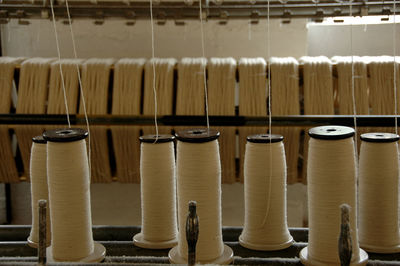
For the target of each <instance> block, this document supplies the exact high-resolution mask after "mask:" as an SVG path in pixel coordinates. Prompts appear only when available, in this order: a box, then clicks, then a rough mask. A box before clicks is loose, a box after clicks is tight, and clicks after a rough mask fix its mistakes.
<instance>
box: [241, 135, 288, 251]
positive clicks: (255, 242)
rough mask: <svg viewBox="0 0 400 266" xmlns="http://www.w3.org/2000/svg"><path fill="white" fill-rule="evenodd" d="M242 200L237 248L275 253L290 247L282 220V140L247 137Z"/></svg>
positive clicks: (258, 136) (278, 136) (283, 198)
mask: <svg viewBox="0 0 400 266" xmlns="http://www.w3.org/2000/svg"><path fill="white" fill-rule="evenodd" d="M270 156H271V157H270ZM244 198H245V217H244V227H243V232H242V234H241V235H240V237H239V243H240V245H242V246H244V247H246V248H248V249H255V250H279V249H284V248H287V247H289V246H291V245H292V244H293V237H292V236H291V235H290V233H289V229H288V226H287V220H286V158H285V149H284V146H283V136H281V135H275V134H273V135H268V134H261V135H251V136H248V137H247V144H246V154H245V159H244Z"/></svg>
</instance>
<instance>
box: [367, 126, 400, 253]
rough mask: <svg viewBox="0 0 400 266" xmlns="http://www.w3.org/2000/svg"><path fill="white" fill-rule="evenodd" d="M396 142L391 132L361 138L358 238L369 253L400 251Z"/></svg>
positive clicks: (369, 134)
mask: <svg viewBox="0 0 400 266" xmlns="http://www.w3.org/2000/svg"><path fill="white" fill-rule="evenodd" d="M398 140H399V136H398V135H396V134H391V133H367V134H362V135H361V149H360V165H359V171H360V178H359V204H360V206H359V238H360V246H361V247H362V248H364V249H365V250H367V251H370V252H376V253H395V252H399V251H400V234H399V227H398V217H399V215H398V184H399V161H398V158H399V152H398V144H397V141H398Z"/></svg>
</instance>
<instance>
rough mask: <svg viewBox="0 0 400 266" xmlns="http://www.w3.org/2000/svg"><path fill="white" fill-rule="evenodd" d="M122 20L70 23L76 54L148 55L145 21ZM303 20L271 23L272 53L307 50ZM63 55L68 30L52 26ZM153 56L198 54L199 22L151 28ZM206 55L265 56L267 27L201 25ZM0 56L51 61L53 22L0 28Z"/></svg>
mask: <svg viewBox="0 0 400 266" xmlns="http://www.w3.org/2000/svg"><path fill="white" fill-rule="evenodd" d="M125 22H126V21H123V20H107V21H106V22H105V23H104V24H103V25H102V26H96V25H94V24H93V22H92V21H90V20H75V21H74V23H73V29H74V33H75V34H74V35H75V37H76V44H77V50H78V56H79V57H82V58H89V57H114V58H120V57H145V58H149V57H151V33H150V23H149V21H148V20H139V21H137V22H136V24H135V25H134V26H126V25H125ZM306 22H307V21H306V20H305V19H297V20H293V22H292V23H291V24H287V25H286V24H285V25H281V24H280V21H279V20H271V28H270V32H271V33H270V35H271V40H270V42H271V55H273V56H293V57H300V56H303V55H306V52H307V28H306ZM57 28H58V33H59V39H60V43H61V54H62V57H73V50H72V42H71V36H70V32H69V26H67V25H64V24H62V23H61V22H58V23H57ZM154 30H155V32H154V36H155V54H156V56H157V57H174V58H182V57H199V56H201V38H200V22H198V21H188V22H187V25H185V26H175V24H174V22H173V21H167V23H166V25H163V26H160V25H155V26H154ZM204 30H205V31H204V32H205V44H206V45H205V52H206V57H228V56H231V57H235V58H240V57H258V56H260V57H267V24H266V21H265V20H261V21H260V23H259V24H258V25H251V26H250V27H249V22H248V21H247V20H236V21H229V22H228V24H227V25H219V24H218V22H217V21H208V22H207V23H205V25H204ZM1 31H2V44H3V45H2V47H3V54H4V55H9V56H28V57H32V56H44V57H56V56H57V50H56V44H55V37H54V29H53V26H52V23H51V22H50V21H47V20H33V21H31V24H30V25H27V26H24V25H18V23H17V21H15V20H13V21H12V22H11V23H8V24H6V25H2V26H1Z"/></svg>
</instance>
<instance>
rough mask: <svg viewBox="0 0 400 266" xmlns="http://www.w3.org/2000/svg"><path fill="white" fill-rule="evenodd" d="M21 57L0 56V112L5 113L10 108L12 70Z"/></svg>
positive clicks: (12, 83)
mask: <svg viewBox="0 0 400 266" xmlns="http://www.w3.org/2000/svg"><path fill="white" fill-rule="evenodd" d="M22 60H23V59H22V58H14V57H7V56H4V57H0V99H1V104H0V113H4V114H7V113H9V112H10V108H11V102H12V101H11V99H12V97H11V94H12V90H13V85H14V84H15V83H14V70H15V67H16V66H17V64H19V63H20V62H21V61H22Z"/></svg>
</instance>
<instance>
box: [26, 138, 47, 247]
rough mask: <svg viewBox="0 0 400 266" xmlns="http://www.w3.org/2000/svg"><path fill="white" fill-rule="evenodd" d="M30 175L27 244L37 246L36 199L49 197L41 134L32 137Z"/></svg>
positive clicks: (37, 221) (37, 217)
mask: <svg viewBox="0 0 400 266" xmlns="http://www.w3.org/2000/svg"><path fill="white" fill-rule="evenodd" d="M32 142H33V143H32V149H31V161H30V176H31V207H32V228H31V232H30V234H29V237H28V245H29V246H31V247H33V248H37V247H38V245H39V213H38V201H39V200H41V199H44V200H47V201H48V199H49V193H48V190H47V166H46V159H47V152H46V140H44V139H43V137H42V136H36V137H34V138H32ZM46 232H47V233H46V236H47V239H46V246H49V245H50V241H51V238H50V236H51V234H50V215H49V211H47V212H46Z"/></svg>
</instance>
